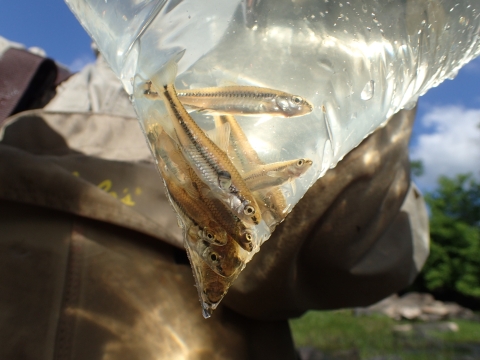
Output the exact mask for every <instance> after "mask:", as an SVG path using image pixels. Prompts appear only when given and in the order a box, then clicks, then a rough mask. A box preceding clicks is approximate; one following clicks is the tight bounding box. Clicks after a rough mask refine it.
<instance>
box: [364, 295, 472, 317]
mask: <svg viewBox="0 0 480 360" xmlns="http://www.w3.org/2000/svg"><path fill="white" fill-rule="evenodd" d="M373 313H381V314H385V315H387V316H388V317H390V318H392V319H395V320H401V319H407V320H421V321H440V320H447V319H465V320H474V319H476V315H475V314H474V313H473V312H472V311H471V310H469V309H466V308H463V307H461V306H460V305H458V304H455V303H443V302H441V301H437V300H435V299H434V298H433V296H432V295H430V294H421V293H414V292H412V293H407V294H405V295H403V296H402V297H399V296H398V295H392V296H390V297H388V298H386V299H383V300H382V301H380V302H378V303H376V304H374V305H372V306H370V307H367V308H358V309H355V314H356V315H370V314H373Z"/></svg>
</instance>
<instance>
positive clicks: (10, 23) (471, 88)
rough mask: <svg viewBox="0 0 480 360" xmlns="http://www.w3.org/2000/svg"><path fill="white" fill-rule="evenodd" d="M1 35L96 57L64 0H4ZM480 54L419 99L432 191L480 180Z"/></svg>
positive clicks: (59, 52)
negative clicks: (464, 179) (440, 183)
mask: <svg viewBox="0 0 480 360" xmlns="http://www.w3.org/2000/svg"><path fill="white" fill-rule="evenodd" d="M0 4H1V5H0V9H1V11H0V36H3V37H5V38H7V39H9V40H11V41H15V42H18V43H21V44H24V45H25V46H26V47H32V46H36V47H39V48H42V49H43V50H45V52H46V54H47V55H48V56H49V57H51V58H53V59H55V60H57V61H59V62H61V63H62V64H64V65H66V66H68V67H69V68H70V69H72V70H74V71H78V70H80V69H81V68H82V67H83V66H84V65H85V64H87V63H89V62H92V61H93V60H94V57H93V53H92V51H91V49H90V38H89V36H88V35H87V34H86V33H85V31H84V30H83V28H82V27H81V26H80V24H79V23H78V21H77V20H76V18H75V17H74V15H73V14H72V13H71V12H70V10H69V9H68V7H67V5H66V4H65V3H64V2H63V1H62V0H15V1H13V0H3V1H2V2H1V3H0ZM478 124H480V58H477V59H476V60H474V61H472V62H471V63H470V64H468V65H466V66H465V67H464V68H463V69H461V70H460V72H459V74H458V75H457V77H456V78H455V79H454V80H446V81H445V82H444V83H442V84H441V85H440V86H438V87H437V88H433V89H431V90H430V91H429V92H428V93H427V94H426V95H424V96H422V97H421V98H420V101H419V108H418V114H417V120H416V124H415V127H414V135H413V138H412V144H411V156H412V158H415V159H420V160H422V161H423V162H424V166H425V175H424V176H422V177H421V178H419V179H416V181H417V182H418V184H419V186H420V188H421V189H422V190H431V189H433V187H434V186H435V181H436V179H437V177H438V176H439V175H442V174H444V175H449V176H452V175H454V174H456V173H461V172H467V171H470V172H473V173H474V174H475V175H476V176H477V178H478V179H480V128H479V127H478Z"/></svg>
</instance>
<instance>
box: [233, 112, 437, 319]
mask: <svg viewBox="0 0 480 360" xmlns="http://www.w3.org/2000/svg"><path fill="white" fill-rule="evenodd" d="M414 116H415V110H410V111H407V110H403V111H401V112H399V113H397V114H396V115H394V116H393V117H392V118H390V120H389V121H388V123H387V125H386V126H384V127H383V128H380V129H377V130H376V131H375V132H374V133H372V134H371V135H370V136H369V137H368V138H366V139H365V140H364V141H363V142H362V143H361V144H360V145H359V146H358V147H357V148H356V149H354V150H353V151H352V152H350V153H349V154H348V155H347V156H346V157H345V158H344V159H343V160H342V161H341V162H340V163H339V164H338V165H337V167H336V168H335V169H331V170H329V171H328V172H327V173H326V175H325V176H324V177H322V178H320V179H319V180H318V181H317V182H316V183H315V184H314V185H313V186H312V187H311V188H310V190H308V191H307V193H306V194H305V196H304V197H303V199H302V200H300V202H299V203H298V204H297V205H296V206H295V208H294V209H293V211H292V212H291V213H290V215H289V216H288V217H287V218H286V219H285V221H284V222H283V223H282V224H280V225H279V226H278V227H277V229H276V230H275V232H274V233H273V235H272V237H271V238H270V239H269V240H268V241H267V242H266V243H265V244H264V245H263V246H262V249H261V251H260V252H259V253H258V254H257V255H255V257H254V258H253V260H252V261H251V262H250V263H249V264H248V266H247V267H246V269H245V270H244V271H243V272H242V273H241V274H240V276H239V278H238V279H237V281H236V283H235V284H234V285H233V287H232V289H231V290H230V293H229V294H228V296H226V297H225V300H224V301H225V302H226V303H227V305H228V306H230V307H232V308H233V309H235V310H236V311H238V312H240V313H242V314H244V315H247V316H250V317H260V318H266V319H275V318H287V317H292V316H299V315H301V314H302V313H303V312H305V311H307V310H309V309H317V310H324V309H336V308H345V307H356V306H366V305H369V304H372V303H374V302H376V301H378V300H380V299H382V298H384V297H386V296H388V295H389V294H391V293H393V292H396V291H399V290H401V289H403V288H405V287H406V286H408V285H409V284H410V283H411V282H412V281H413V279H414V278H415V276H416V275H417V274H418V272H419V271H420V269H421V267H422V266H423V263H424V262H425V260H426V257H427V256H428V239H429V237H428V216H427V212H426V207H425V204H424V201H423V198H422V196H421V194H420V192H419V191H418V189H416V187H415V186H414V185H413V184H411V182H410V176H409V173H410V168H409V159H408V142H409V137H410V133H411V128H412V125H413V119H414Z"/></svg>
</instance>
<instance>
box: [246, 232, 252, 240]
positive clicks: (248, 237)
mask: <svg viewBox="0 0 480 360" xmlns="http://www.w3.org/2000/svg"><path fill="white" fill-rule="evenodd" d="M245 239H247V240H248V241H252V240H253V236H252V234H246V235H245Z"/></svg>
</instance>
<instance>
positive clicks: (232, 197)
mask: <svg viewBox="0 0 480 360" xmlns="http://www.w3.org/2000/svg"><path fill="white" fill-rule="evenodd" d="M171 65H175V66H168V65H167V66H166V68H167V71H168V68H170V67H171V68H172V69H173V71H176V64H171ZM151 92H152V91H151V88H150V89H147V90H145V93H151ZM157 93H158V94H159V96H160V98H161V99H162V100H164V103H165V105H166V107H167V110H168V112H169V114H170V117H171V120H172V122H173V127H174V129H175V133H176V135H177V138H178V140H179V142H180V145H181V147H182V151H183V153H184V154H185V156H186V158H187V159H188V160H189V162H190V163H191V164H192V166H193V168H194V170H195V172H196V173H197V174H198V176H199V177H200V178H201V179H202V180H203V181H204V182H205V183H206V184H208V186H209V187H210V188H211V189H212V190H214V193H215V194H216V196H218V197H219V198H221V199H222V200H223V201H224V202H225V203H227V204H228V205H229V206H230V207H231V208H232V209H233V210H234V211H235V212H236V214H237V216H238V217H239V218H241V219H242V220H243V221H246V222H250V223H253V224H255V225H257V224H259V222H260V221H261V213H260V210H259V208H258V205H257V203H256V201H255V198H254V197H253V195H252V194H251V192H250V190H249V189H248V187H247V186H246V184H245V181H244V180H243V179H242V177H241V175H240V174H239V172H238V170H237V169H236V168H235V166H234V165H233V164H232V162H231V160H230V159H229V157H228V156H227V154H226V153H225V152H224V151H222V150H221V149H220V148H219V147H218V146H217V145H216V144H215V143H214V142H213V141H212V140H211V139H210V138H209V137H208V136H207V135H206V134H205V132H204V131H203V130H202V129H201V128H200V127H199V126H198V125H197V124H196V123H195V121H194V120H193V119H192V117H191V116H190V115H189V114H188V113H187V111H186V110H185V108H184V107H183V105H182V104H181V102H180V101H179V100H178V97H177V93H176V90H175V86H174V85H173V84H171V83H170V84H167V85H162V87H161V91H160V92H157Z"/></svg>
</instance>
